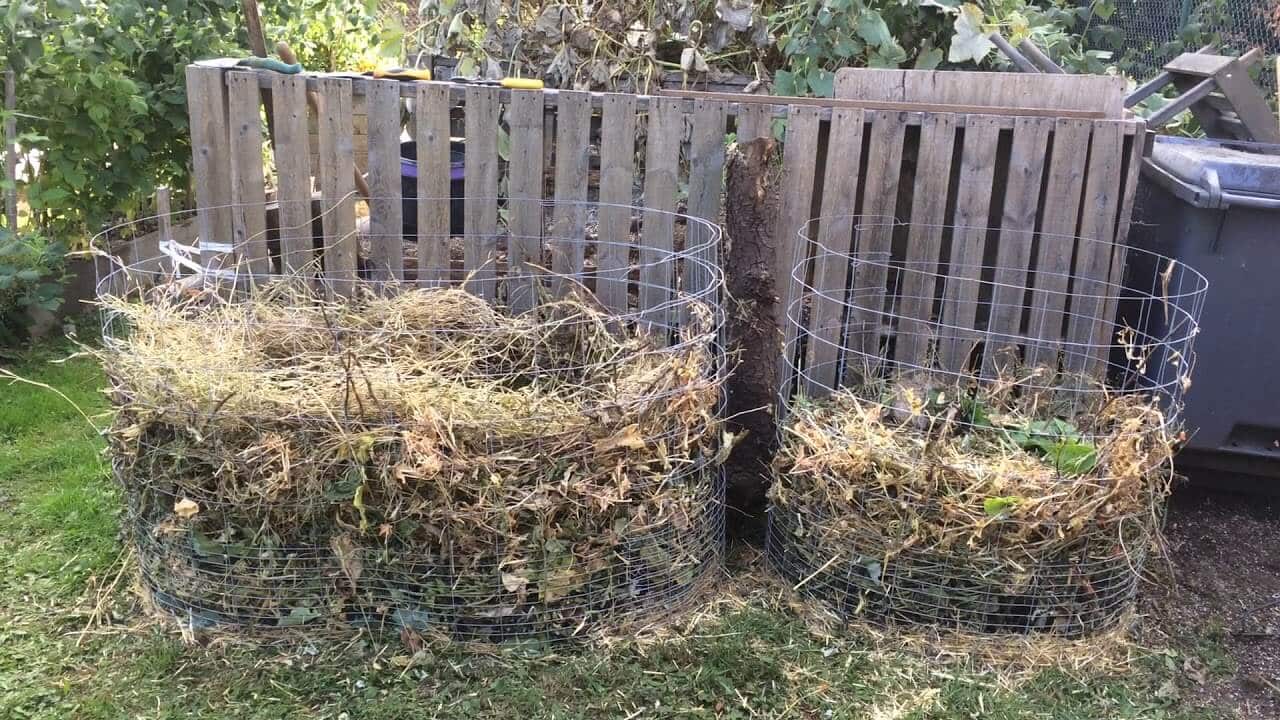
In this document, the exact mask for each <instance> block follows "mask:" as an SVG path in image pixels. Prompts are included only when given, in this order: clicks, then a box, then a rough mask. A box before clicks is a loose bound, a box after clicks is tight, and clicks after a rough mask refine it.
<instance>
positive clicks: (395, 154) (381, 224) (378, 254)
mask: <svg viewBox="0 0 1280 720" xmlns="http://www.w3.org/2000/svg"><path fill="white" fill-rule="evenodd" d="M366 107H367V110H368V113H369V194H370V196H371V197H370V200H369V273H370V277H372V278H373V279H374V280H391V281H395V282H400V281H402V280H404V211H403V209H402V208H403V207H404V206H403V204H402V202H401V197H400V131H401V125H400V83H398V82H397V81H395V80H378V81H376V82H374V83H371V84H370V85H369V102H368V104H367V106H366Z"/></svg>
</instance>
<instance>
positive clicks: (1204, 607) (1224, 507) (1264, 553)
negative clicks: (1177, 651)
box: [1146, 486, 1280, 720]
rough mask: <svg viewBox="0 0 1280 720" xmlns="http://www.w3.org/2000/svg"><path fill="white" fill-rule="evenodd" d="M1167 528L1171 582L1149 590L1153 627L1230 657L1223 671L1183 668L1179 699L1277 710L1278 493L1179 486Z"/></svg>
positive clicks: (1270, 717)
mask: <svg viewBox="0 0 1280 720" xmlns="http://www.w3.org/2000/svg"><path fill="white" fill-rule="evenodd" d="M1166 534H1167V537H1168V543H1169V554H1170V559H1171V560H1172V561H1173V567H1174V571H1175V576H1174V577H1175V580H1174V582H1173V583H1169V582H1167V581H1166V582H1162V583H1158V585H1157V587H1155V588H1149V589H1148V593H1149V600H1151V601H1153V602H1151V603H1150V605H1149V606H1148V609H1149V610H1151V611H1152V614H1151V615H1150V616H1149V618H1148V623H1146V625H1147V627H1148V630H1149V632H1152V633H1154V634H1157V635H1164V636H1165V637H1166V638H1167V642H1168V643H1169V644H1170V645H1171V646H1173V647H1179V646H1182V647H1186V646H1188V645H1189V644H1196V643H1205V642H1206V640H1208V641H1210V642H1214V641H1216V642H1218V643H1221V646H1222V647H1224V648H1225V649H1226V652H1227V654H1228V655H1229V659H1225V660H1227V662H1226V663H1224V665H1226V666H1227V667H1226V670H1227V671H1226V672H1212V671H1211V670H1212V668H1199V667H1187V668H1186V669H1185V670H1186V674H1187V675H1188V678H1187V682H1186V683H1185V684H1184V685H1183V687H1182V688H1181V690H1182V692H1183V693H1185V695H1184V697H1186V699H1187V700H1188V701H1189V702H1192V703H1195V704H1196V705H1200V706H1206V707H1213V708H1218V709H1222V710H1234V711H1235V712H1236V713H1237V714H1238V715H1239V717H1240V718H1241V720H1263V719H1264V718H1265V719H1266V720H1275V718H1280V498H1276V497H1266V496H1257V495H1253V496H1250V495H1234V494H1225V493H1211V492H1208V491H1205V490H1203V489H1200V488H1197V487H1191V486H1188V487H1182V488H1180V489H1179V490H1178V491H1177V492H1175V493H1174V496H1173V501H1172V503H1171V505H1170V509H1169V517H1168V523H1167V525H1166ZM1161 574H1163V572H1161ZM1232 666H1234V667H1232Z"/></svg>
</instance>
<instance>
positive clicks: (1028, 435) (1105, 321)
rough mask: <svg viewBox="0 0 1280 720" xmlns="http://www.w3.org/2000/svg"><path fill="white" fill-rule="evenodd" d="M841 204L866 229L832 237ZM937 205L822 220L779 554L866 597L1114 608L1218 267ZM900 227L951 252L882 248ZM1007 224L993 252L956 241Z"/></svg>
mask: <svg viewBox="0 0 1280 720" xmlns="http://www.w3.org/2000/svg"><path fill="white" fill-rule="evenodd" d="M833 220H834V221H836V222H835V225H838V226H847V227H852V228H853V231H852V238H851V244H850V246H849V247H850V248H851V249H842V248H831V247H826V246H823V245H821V244H820V243H818V242H815V241H813V240H811V239H810V235H811V234H813V233H810V232H809V227H816V226H817V225H820V224H823V223H832V222H833ZM931 229H932V230H937V231H938V232H937V233H919V232H909V231H911V230H920V228H918V227H913V226H908V225H903V224H896V223H886V222H884V221H883V220H882V219H879V218H877V219H866V218H852V219H850V218H834V219H833V218H820V219H818V220H815V221H813V222H812V223H811V224H810V226H808V227H806V229H805V230H802V231H801V246H802V247H803V248H804V250H803V251H802V252H803V254H802V255H801V257H800V260H799V262H797V264H796V266H795V270H794V272H793V275H792V282H793V283H795V284H796V286H797V287H798V289H799V292H797V293H793V295H792V297H796V298H797V299H796V301H795V302H794V303H793V304H792V305H791V306H790V307H789V308H787V322H788V327H789V328H790V329H791V332H790V333H789V338H790V339H789V341H788V345H787V347H786V353H785V355H786V358H787V360H788V363H789V367H790V369H791V370H792V376H793V377H794V378H795V380H794V383H793V384H792V386H790V387H788V388H784V390H783V393H782V397H781V405H782V408H783V414H784V420H783V430H782V437H781V438H780V446H781V450H780V453H779V459H778V461H777V462H776V464H775V468H776V470H777V473H776V476H775V480H774V487H773V488H772V489H771V493H770V494H771V501H772V502H771V510H770V525H769V541H768V555H769V557H770V559H771V561H772V562H773V563H774V565H775V566H776V567H777V568H778V569H779V570H780V571H781V572H782V573H783V574H784V575H785V576H786V577H787V578H789V579H790V580H791V581H792V582H793V583H794V584H795V586H796V587H797V589H799V590H801V591H802V592H804V593H806V594H808V595H810V596H812V597H815V598H817V599H819V600H822V601H823V602H826V603H828V604H829V605H830V606H831V607H832V608H833V609H834V610H835V611H837V612H839V613H840V614H842V615H844V616H846V617H862V618H868V619H873V620H878V621H883V622H889V623H908V624H916V623H924V624H932V625H939V626H944V627H949V628H957V629H961V630H965V631H971V632H1037V631H1044V632H1053V633H1058V634H1063V635H1068V636H1077V635H1083V634H1088V633H1092V632H1096V631H1099V630H1102V629H1105V628H1108V627H1112V626H1114V625H1115V624H1116V623H1117V622H1118V621H1119V620H1120V619H1121V618H1122V617H1123V616H1124V615H1125V613H1126V612H1127V611H1128V610H1129V609H1130V608H1131V606H1132V600H1133V597H1134V593H1135V590H1136V587H1137V583H1138V579H1139V576H1140V574H1141V572H1142V567H1143V564H1144V562H1145V560H1146V558H1147V556H1148V554H1149V552H1150V548H1151V546H1152V543H1153V542H1154V539H1155V538H1156V537H1157V535H1158V532H1159V522H1160V517H1161V513H1162V508H1163V501H1164V499H1165V496H1166V494H1167V491H1168V487H1169V482H1170V479H1171V466H1170V459H1171V453H1172V448H1173V447H1174V446H1175V445H1176V444H1177V442H1178V438H1179V433H1180V426H1179V421H1180V407H1181V398H1182V395H1183V393H1184V392H1185V390H1186V389H1187V388H1188V387H1189V385H1190V375H1191V370H1192V368H1193V366H1194V355H1193V345H1194V339H1195V336H1196V334H1197V332H1198V327H1199V326H1198V322H1199V316H1200V312H1201V308H1202V305H1203V301H1204V295H1205V292H1206V290H1207V283H1206V281H1205V279H1204V278H1203V276H1201V275H1200V274H1199V273H1197V272H1195V271H1194V270H1192V269H1191V268H1189V267H1187V266H1185V265H1183V264H1182V263H1179V262H1177V261H1176V260H1172V259H1169V258H1166V257H1162V256H1159V255H1156V254H1153V253H1149V252H1146V251H1142V250H1138V249H1132V248H1117V247H1115V246H1113V245H1111V244H1106V243H1098V242H1094V241H1089V240H1085V239H1081V238H1067V237H1057V236H1051V235H1047V234H1042V233H1035V232H1024V233H1020V232H1015V231H1010V230H1007V229H1005V230H1000V231H992V232H990V233H989V232H988V231H986V230H985V229H981V228H962V227H945V228H943V227H938V228H931ZM895 233H898V235H895ZM813 235H814V236H815V237H816V236H817V235H816V234H813ZM887 235H894V236H895V237H898V236H901V237H912V238H916V239H918V238H919V237H922V236H934V237H936V238H937V239H939V240H940V245H939V247H938V253H937V254H938V257H928V256H927V254H926V257H925V259H920V253H919V252H909V253H905V255H906V257H913V258H915V259H912V260H907V259H899V258H902V257H904V253H903V251H902V248H897V247H896V244H895V249H894V250H892V251H889V252H884V251H881V252H870V251H867V250H860V248H865V247H867V245H868V243H867V242H866V239H867V237H869V236H875V237H877V238H879V239H883V238H884V237H886V236H887ZM988 237H990V238H996V239H997V241H996V242H995V243H994V244H989V245H988V247H989V249H990V250H991V252H989V253H988V254H987V256H985V257H983V258H981V259H980V261H979V262H968V263H967V262H964V261H963V260H960V261H956V258H963V257H964V256H965V253H956V252H948V248H954V247H956V246H957V245H958V244H959V243H964V242H973V241H974V240H975V238H988ZM1062 253H1065V254H1066V258H1065V260H1066V262H1065V270H1064V271H1059V270H1056V269H1050V267H1049V266H1048V264H1045V265H1041V264H1040V263H1041V262H1045V260H1044V259H1046V258H1052V257H1053V256H1054V254H1062ZM948 257H950V258H951V261H948V259H947V258H948ZM1088 258H1094V259H1105V260H1106V262H1104V263H1102V264H1101V265H1100V266H1096V267H1095V266H1092V265H1090V264H1089V262H1088V261H1087V259H1088ZM1091 267H1092V268H1093V269H1092V270H1086V268H1091ZM831 268H835V269H837V270H838V271H840V273H839V274H840V277H842V278H845V281H844V282H843V283H841V284H840V285H839V287H834V288H833V287H832V286H831V285H830V284H829V282H828V283H826V284H824V282H823V281H822V280H823V279H824V278H826V279H829V278H830V277H831V276H832V274H831V273H830V272H829V270H830V269H831Z"/></svg>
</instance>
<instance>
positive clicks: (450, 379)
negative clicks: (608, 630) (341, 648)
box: [103, 281, 720, 640]
mask: <svg viewBox="0 0 1280 720" xmlns="http://www.w3.org/2000/svg"><path fill="white" fill-rule="evenodd" d="M163 294H164V291H163V289H162V290H157V291H153V297H151V298H149V299H148V300H147V301H146V302H137V301H125V300H121V299H108V300H106V302H105V304H106V306H107V311H108V313H109V314H110V315H111V316H113V317H114V318H115V320H114V323H115V324H116V325H117V326H119V327H120V328H121V329H120V330H118V331H116V332H115V333H114V337H111V338H109V340H108V342H107V345H106V349H105V350H104V351H103V361H104V365H105V367H106V368H107V371H108V374H109V376H110V378H111V380H112V383H113V387H112V390H111V391H112V394H113V398H114V401H115V403H116V406H117V414H116V419H115V422H114V425H113V427H112V428H111V431H110V440H111V452H112V455H113V463H114V468H115V471H116V474H117V476H118V478H119V480H120V482H121V483H122V485H123V488H124V491H125V494H126V497H127V498H128V502H129V510H130V514H131V517H132V519H133V521H134V528H133V531H134V539H135V542H136V544H137V547H138V551H139V557H140V558H141V566H142V573H143V580H144V585H145V586H146V587H147V588H148V590H149V591H150V593H151V596H152V597H153V598H154V600H155V602H156V604H157V605H159V606H160V607H161V608H163V609H166V610H169V611H170V612H174V613H176V614H179V615H180V616H182V617H184V618H187V619H189V620H190V621H191V622H192V623H193V624H197V625H214V624H224V623H225V624H235V625H256V626H266V627H281V626H292V625H301V624H304V623H312V622H316V623H325V622H326V621H340V622H343V623H356V624H369V625H378V626H392V627H393V628H395V627H398V628H412V629H414V630H426V629H439V630H441V631H443V632H446V633H449V634H452V635H454V636H455V637H460V638H465V639H483V640H502V639H507V638H512V637H520V636H525V635H531V634H537V635H540V636H544V637H545V636H552V637H563V636H567V635H574V634H578V633H581V632H583V631H584V630H586V629H587V628H594V627H598V626H601V625H602V624H607V622H608V621H612V620H618V619H619V618H620V617H621V616H623V615H625V614H627V613H631V612H633V611H634V612H639V611H643V610H646V609H647V610H654V609H664V610H665V609H666V606H668V605H670V604H671V603H672V602H674V601H675V600H677V599H679V598H681V597H684V596H685V595H687V594H688V592H689V590H690V589H692V588H693V587H694V586H695V585H696V584H697V583H698V582H699V580H700V579H702V577H703V576H704V573H705V571H706V570H707V569H709V568H710V567H711V565H712V563H713V560H714V558H715V556H716V554H717V553H718V550H719V535H718V534H719V531H720V528H719V514H718V512H719V508H718V505H717V502H716V495H715V493H716V491H717V487H716V484H715V483H714V482H713V480H712V478H713V477H714V474H713V473H712V472H711V470H712V467H711V466H712V464H713V463H714V456H715V454H716V447H715V442H716V439H717V437H716V436H717V427H718V426H717V421H716V417H715V414H716V409H717V407H716V406H717V402H718V398H719V387H718V380H717V376H716V373H715V370H714V367H713V357H712V355H711V350H710V348H711V347H712V344H711V340H712V339H713V334H712V329H711V322H710V317H709V313H707V312H706V311H704V309H703V308H702V307H701V306H698V305H691V306H690V307H691V313H690V314H691V315H692V317H691V318H690V319H689V321H688V322H686V323H685V327H684V328H683V329H682V330H680V331H679V332H678V333H675V334H674V335H673V334H670V333H669V332H668V331H666V330H663V331H660V332H658V331H653V330H649V329H646V326H645V325H644V324H643V323H631V324H629V325H624V324H622V323H621V322H620V321H618V320H617V319H615V318H611V317H610V316H608V315H607V314H605V313H604V312H602V311H600V310H598V309H597V307H598V306H597V305H595V304H594V301H593V300H592V299H591V298H590V297H578V296H570V297H568V298H566V299H561V300H557V301H549V302H547V303H546V304H543V305H541V306H540V307H538V308H536V309H535V310H532V311H529V312H527V313H524V314H521V315H517V316H507V315H504V314H503V313H502V312H501V311H500V310H499V309H496V308H494V307H492V306H490V305H489V304H488V303H486V302H485V301H484V300H482V299H480V298H477V297H475V296H473V295H471V294H468V293H466V292H464V291H462V290H458V289H414V290H405V291H402V292H394V293H381V294H374V293H371V292H364V293H363V294H361V296H360V297H358V298H356V299H352V300H326V299H324V297H323V296H321V295H319V294H317V293H316V292H314V291H312V290H310V289H308V287H307V286H306V285H305V284H303V283H299V282H297V281H281V282H280V283H279V284H276V285H272V286H269V287H266V288H260V289H258V290H256V291H255V292H254V293H253V294H252V296H251V297H241V298H238V299H235V300H227V299H224V298H222V297H219V295H218V294H217V293H215V292H211V291H197V292H192V291H187V292H185V293H174V294H171V295H168V296H164V297H161V298H160V299H157V297H159V296H163ZM224 295H225V293H224Z"/></svg>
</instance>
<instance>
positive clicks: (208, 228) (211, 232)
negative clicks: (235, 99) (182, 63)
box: [187, 65, 235, 269]
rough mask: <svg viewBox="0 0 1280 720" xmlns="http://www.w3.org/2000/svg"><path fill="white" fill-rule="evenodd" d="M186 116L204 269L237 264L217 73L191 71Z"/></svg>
mask: <svg viewBox="0 0 1280 720" xmlns="http://www.w3.org/2000/svg"><path fill="white" fill-rule="evenodd" d="M187 112H188V114H189V115H190V117H191V169H192V181H193V183H194V185H195V189H196V208H197V210H196V217H197V225H198V227H199V232H200V264H201V265H202V266H203V267H205V268H210V269H219V268H224V267H228V268H229V267H231V266H233V265H234V264H235V257H234V255H233V254H232V247H233V246H232V232H233V231H232V225H231V209H230V207H228V206H229V205H230V204H231V153H230V152H229V149H230V148H229V142H230V139H229V135H228V130H227V93H226V85H225V84H224V80H223V77H222V70H221V69H219V68H209V67H201V66H196V65H188V66H187Z"/></svg>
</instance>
